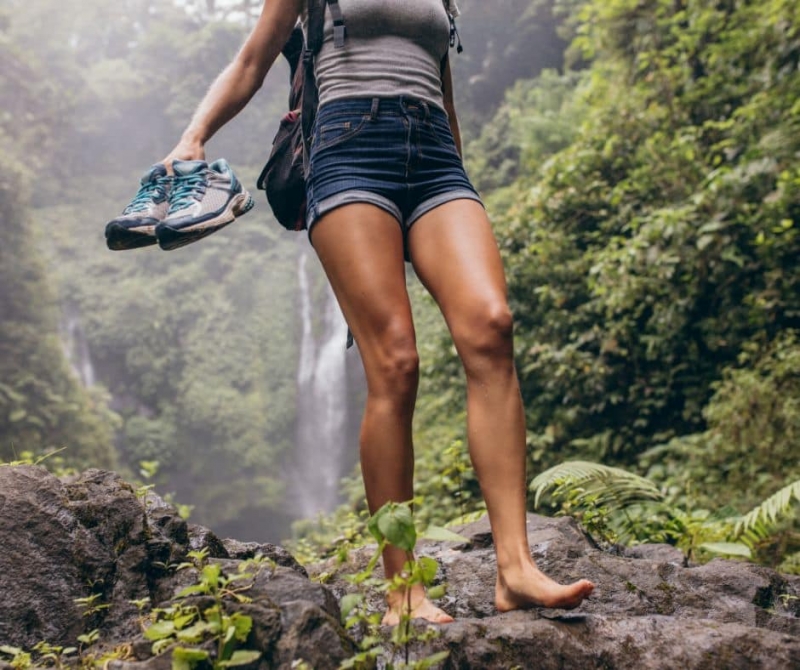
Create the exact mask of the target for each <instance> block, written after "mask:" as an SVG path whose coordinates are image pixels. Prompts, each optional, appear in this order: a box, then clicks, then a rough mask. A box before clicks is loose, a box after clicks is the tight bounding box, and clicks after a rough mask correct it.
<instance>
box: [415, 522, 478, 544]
mask: <svg viewBox="0 0 800 670" xmlns="http://www.w3.org/2000/svg"><path fill="white" fill-rule="evenodd" d="M422 537H423V538H425V539H426V540H434V541H436V542H469V538H467V537H464V536H463V535H459V534H458V533H454V532H453V531H452V530H450V529H448V528H442V527H441V526H434V525H430V526H428V527H427V528H426V529H425V531H424V532H423V533H422Z"/></svg>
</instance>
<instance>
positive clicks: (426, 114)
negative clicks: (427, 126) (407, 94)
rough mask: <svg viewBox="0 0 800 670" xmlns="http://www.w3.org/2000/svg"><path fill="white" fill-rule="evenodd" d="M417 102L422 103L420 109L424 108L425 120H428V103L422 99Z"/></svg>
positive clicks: (429, 113) (429, 111) (429, 115)
mask: <svg viewBox="0 0 800 670" xmlns="http://www.w3.org/2000/svg"><path fill="white" fill-rule="evenodd" d="M419 104H420V105H422V109H424V110H425V120H426V121H430V120H431V108H430V107H428V103H427V102H425V101H424V100H420V101H419Z"/></svg>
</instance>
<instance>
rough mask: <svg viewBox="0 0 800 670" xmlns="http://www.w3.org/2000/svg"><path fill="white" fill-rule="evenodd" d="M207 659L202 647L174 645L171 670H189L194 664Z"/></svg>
mask: <svg viewBox="0 0 800 670" xmlns="http://www.w3.org/2000/svg"><path fill="white" fill-rule="evenodd" d="M206 660H208V652H207V651H205V650H204V649H187V648H186V647H176V648H175V649H174V650H173V652H172V670H191V668H193V667H194V666H195V665H197V664H198V663H201V662H203V661H206Z"/></svg>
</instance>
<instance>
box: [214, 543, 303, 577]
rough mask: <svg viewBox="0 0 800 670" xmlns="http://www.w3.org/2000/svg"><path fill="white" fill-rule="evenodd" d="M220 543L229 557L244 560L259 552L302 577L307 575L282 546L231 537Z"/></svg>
mask: <svg viewBox="0 0 800 670" xmlns="http://www.w3.org/2000/svg"><path fill="white" fill-rule="evenodd" d="M222 543H223V545H224V546H225V549H226V551H227V552H228V555H229V556H230V557H231V558H236V559H239V560H246V559H248V558H254V557H255V556H257V555H259V554H260V555H261V556H264V558H268V559H269V560H271V561H275V563H277V564H278V565H282V566H283V567H285V568H291V569H292V570H294V571H295V572H298V573H299V574H301V575H303V577H308V572H306V569H305V568H304V567H303V566H302V565H300V564H299V563H298V562H297V560H296V559H295V557H294V556H292V555H291V554H290V553H289V552H288V551H286V549H284V548H283V547H279V546H277V545H274V544H269V543H268V542H264V543H259V542H239V541H238V540H231V539H225V540H223V541H222Z"/></svg>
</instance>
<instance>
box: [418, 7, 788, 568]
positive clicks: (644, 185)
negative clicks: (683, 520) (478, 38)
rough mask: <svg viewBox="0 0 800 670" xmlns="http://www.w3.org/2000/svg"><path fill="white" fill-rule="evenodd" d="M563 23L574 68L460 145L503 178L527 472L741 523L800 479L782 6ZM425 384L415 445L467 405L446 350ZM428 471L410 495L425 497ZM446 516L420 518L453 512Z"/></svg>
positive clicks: (499, 216) (606, 12) (501, 202)
mask: <svg viewBox="0 0 800 670" xmlns="http://www.w3.org/2000/svg"><path fill="white" fill-rule="evenodd" d="M572 10H573V11H572V14H571V15H570V16H569V17H568V21H567V24H568V26H567V27H568V29H569V30H570V31H571V34H573V35H574V39H573V41H572V43H571V45H570V47H569V49H568V51H567V60H568V62H573V63H576V64H578V65H579V66H580V67H578V69H577V70H573V71H567V72H566V73H564V74H561V75H558V74H556V73H550V72H546V73H544V74H543V75H542V76H540V77H538V78H535V79H533V80H531V81H527V82H519V83H517V85H516V87H515V88H513V89H512V90H510V91H509V92H508V93H507V94H506V100H505V102H504V104H503V105H502V106H501V107H500V110H499V112H498V113H497V114H496V116H495V117H494V119H493V121H492V123H490V124H489V125H487V126H486V127H485V128H484V129H483V132H482V136H481V137H480V138H479V139H478V140H477V141H476V142H475V143H473V144H472V145H470V149H471V150H472V151H473V152H474V151H475V148H476V146H480V147H481V148H482V149H483V148H485V147H488V146H491V147H492V149H491V150H490V151H487V150H483V151H480V152H478V153H472V154H470V158H471V166H472V167H473V170H475V169H477V170H478V171H479V172H480V171H483V170H489V171H490V172H494V173H496V172H497V171H499V172H500V173H501V174H504V170H505V174H508V175H509V176H516V179H515V180H514V181H512V182H511V183H510V184H507V185H504V187H503V188H501V189H498V190H496V191H493V192H492V195H491V197H490V210H491V211H492V215H493V219H494V221H495V223H496V230H497V234H498V238H499V240H500V244H501V247H502V251H503V254H504V257H505V261H506V268H507V272H508V279H509V290H510V298H511V301H512V307H513V311H514V314H515V317H516V322H517V331H516V341H517V352H518V369H519V373H520V381H521V386H522V393H523V398H524V402H525V407H526V411H527V419H528V431H529V432H528V442H529V454H530V467H531V469H532V471H533V472H534V473H535V472H537V471H541V470H542V469H543V468H547V467H551V466H553V465H555V464H557V463H559V462H561V461H564V460H570V459H582V460H593V461H601V462H603V463H606V464H608V465H618V466H624V467H626V468H628V469H632V470H634V471H636V470H638V471H639V472H641V473H647V474H649V476H650V477H651V478H652V479H653V480H654V481H655V482H656V483H657V484H658V485H659V486H660V487H662V488H663V489H664V491H665V492H667V493H668V494H669V496H668V499H669V500H671V501H672V502H673V503H675V504H681V505H688V506H689V508H690V509H706V510H709V509H721V508H723V507H724V506H726V505H729V506H732V507H733V508H734V509H738V510H739V511H740V512H742V513H743V512H746V511H747V510H748V509H749V508H750V507H752V506H754V505H756V504H757V503H759V502H761V501H762V500H764V499H765V498H767V497H768V496H770V495H771V494H773V493H775V492H776V491H777V490H778V489H780V488H781V486H782V485H788V484H789V483H790V482H793V481H795V480H797V478H798V477H799V476H800V465H799V463H800V459H799V458H798V456H800V442H799V441H798V432H797V420H798V416H799V415H798V398H800V386H798V376H797V372H798V369H797V367H796V365H797V360H798V355H799V354H800V350H799V349H798V341H797V335H796V333H797V329H798V328H799V327H800V292H799V291H798V289H800V273H798V270H797V261H796V259H797V258H798V257H800V237H799V236H798V226H800V162H799V161H798V158H799V157H800V105H799V104H798V100H800V71H799V70H798V65H799V64H800V17H798V10H797V6H796V3H792V2H786V1H784V0H775V1H772V2H765V3H750V2H723V3H706V2H692V1H684V2H677V3H676V2H671V1H670V2H667V1H662V0H649V1H646V2H640V1H636V2H633V1H629V0H617V1H614V2H591V1H590V2H583V3H572ZM528 100H539V101H542V103H540V104H538V105H536V106H535V107H531V106H529V105H528V104H527V101H528ZM542 128H547V129H548V130H549V132H548V133H547V134H546V135H545V137H546V138H547V140H548V142H543V141H542V134H541V132H540V130H541V129H542ZM504 138H505V142H504V141H503V140H504ZM559 144H560V145H561V146H559ZM518 160H519V162H518ZM492 178H493V177H492V176H491V175H490V176H489V177H484V176H483V175H481V176H479V177H478V179H479V180H480V179H486V180H488V181H487V183H488V184H491V183H492V182H491V179H492ZM501 179H502V177H501ZM430 368H431V369H435V370H437V371H438V372H439V374H437V375H435V376H433V377H430V378H429V381H428V382H427V385H426V387H425V392H424V393H423V398H424V402H423V403H422V404H423V406H424V405H425V404H426V402H428V403H435V405H436V410H435V411H428V410H423V411H424V417H423V418H422V423H423V425H424V426H425V427H424V428H423V429H422V431H421V432H422V435H423V440H422V442H423V443H425V444H426V445H427V444H428V443H427V442H426V441H425V437H424V436H426V435H428V434H430V435H431V436H432V439H431V440H430V444H431V445H432V444H433V443H434V442H435V441H437V440H438V439H439V438H440V437H441V427H440V426H441V423H442V419H441V417H443V416H446V415H458V414H459V413H460V412H461V411H462V408H463V404H461V401H460V399H459V398H458V395H457V394H455V393H453V392H452V389H453V388H455V387H456V386H457V385H458V381H459V380H460V376H461V373H460V370H459V367H458V364H457V361H456V359H455V357H454V356H453V352H452V351H451V350H450V349H449V348H447V347H446V346H442V347H440V348H439V350H438V352H437V353H436V354H435V355H434V359H433V362H432V363H430ZM453 437H459V434H457V433H454V434H453ZM429 458H431V460H432V461H433V467H431V468H430V469H428V468H427V467H423V471H422V472H421V473H420V481H421V486H420V490H419V492H420V493H421V494H422V495H423V496H429V497H431V498H432V499H435V498H438V497H439V495H438V494H439V490H437V486H438V485H439V484H438V482H441V472H442V470H441V463H440V461H439V460H437V459H436V458H435V457H429ZM422 462H423V463H424V464H427V463H428V461H427V460H426V459H422ZM431 481H436V482H437V484H428V482H431ZM471 484H472V485H471V486H467V489H466V490H467V491H468V492H472V491H475V486H474V481H472V482H471ZM461 490H462V492H463V487H462V489H461ZM449 499H450V500H451V501H452V502H451V503H450V504H449V505H443V504H442V501H441V499H439V500H437V503H436V512H435V513H434V514H433V515H432V516H433V518H434V519H436V517H437V514H440V513H441V514H444V515H448V514H449V515H455V514H457V513H458V512H459V511H460V510H459V506H458V504H457V502H456V501H455V499H454V498H453V497H452V496H451V497H450V498H449ZM795 509H796V508H795ZM438 520H440V521H441V519H438ZM784 540H786V538H784ZM787 541H788V540H787ZM790 541H791V542H790V543H794V546H795V548H796V546H797V543H798V537H797V534H796V533H795V534H794V535H791V538H790ZM784 549H786V547H784ZM773 558H774V557H773Z"/></svg>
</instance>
